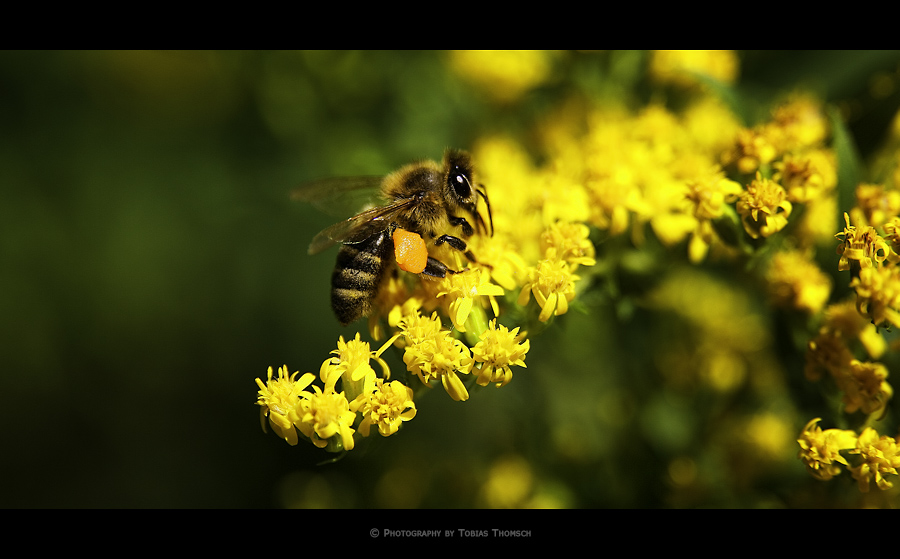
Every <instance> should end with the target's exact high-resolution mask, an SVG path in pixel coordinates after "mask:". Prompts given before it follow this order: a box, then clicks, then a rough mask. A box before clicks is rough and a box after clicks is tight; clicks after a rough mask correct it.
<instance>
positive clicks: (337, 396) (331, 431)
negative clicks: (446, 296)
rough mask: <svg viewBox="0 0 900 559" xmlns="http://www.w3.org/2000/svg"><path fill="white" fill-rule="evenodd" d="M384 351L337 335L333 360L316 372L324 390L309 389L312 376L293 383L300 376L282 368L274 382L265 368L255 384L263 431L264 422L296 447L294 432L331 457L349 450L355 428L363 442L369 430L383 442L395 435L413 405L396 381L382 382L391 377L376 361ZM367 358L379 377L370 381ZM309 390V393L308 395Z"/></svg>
mask: <svg viewBox="0 0 900 559" xmlns="http://www.w3.org/2000/svg"><path fill="white" fill-rule="evenodd" d="M386 348H387V345H386V346H383V347H382V348H381V349H380V350H378V351H370V350H369V344H368V342H364V341H361V340H360V339H359V334H357V335H356V338H355V339H353V340H349V341H347V342H345V341H344V338H343V336H342V337H341V338H340V340H339V341H338V348H337V349H336V350H334V351H332V353H333V354H334V355H335V357H332V358H329V359H326V360H325V361H324V362H323V363H322V367H321V368H320V372H319V377H320V380H321V381H322V382H323V384H324V389H323V388H320V387H319V386H317V385H314V384H313V382H314V381H315V380H316V376H315V375H314V374H312V373H306V374H304V375H303V376H301V377H300V378H299V379H298V378H297V377H298V375H299V374H300V373H299V371H298V372H295V373H293V374H290V375H289V374H288V368H287V366H283V367H279V369H278V376H277V378H273V374H272V368H271V367H269V371H268V378H267V381H266V382H263V381H262V380H261V379H256V384H257V385H258V386H259V392H258V396H257V404H258V405H259V406H260V421H261V423H262V428H263V430H265V429H266V422H265V419H266V417H268V419H269V424H270V425H271V426H272V430H273V431H275V434H276V435H278V436H279V437H281V438H282V439H284V440H285V441H287V442H288V444H291V445H296V444H297V442H298V441H299V437H298V435H297V432H298V431H299V432H300V433H301V434H302V435H303V436H304V437H306V438H307V439H309V440H310V441H311V442H312V443H313V444H315V445H316V446H318V447H319V448H325V449H326V450H328V451H330V452H338V451H341V450H352V449H353V447H354V446H355V444H354V438H353V435H354V432H356V430H357V429H355V428H354V426H355V425H357V426H358V431H359V433H360V434H361V435H362V436H364V437H367V436H368V435H369V430H370V428H371V427H372V425H375V426H377V428H378V431H379V433H381V434H382V435H383V436H385V437H386V436H388V435H392V434H394V433H396V432H397V430H398V429H399V426H400V423H401V422H403V421H409V420H410V419H412V418H413V417H415V415H416V406H415V404H414V403H413V395H412V391H411V390H410V389H409V388H408V387H406V386H405V385H403V384H402V383H400V382H397V381H394V382H390V383H386V382H385V379H387V378H389V377H390V370H389V369H388V366H387V364H386V363H385V362H384V360H383V359H381V353H382V352H383V351H384V350H385V349H386ZM372 359H374V360H375V361H376V362H378V363H379V364H380V365H381V367H382V370H383V374H384V378H378V377H376V376H375V370H374V369H373V368H372V367H371V366H370V365H369V362H370V360H372ZM338 381H341V383H342V386H343V390H342V391H340V392H337V391H336V388H335V387H336V384H337V382H338ZM310 387H311V388H312V391H310V390H308V388H310Z"/></svg>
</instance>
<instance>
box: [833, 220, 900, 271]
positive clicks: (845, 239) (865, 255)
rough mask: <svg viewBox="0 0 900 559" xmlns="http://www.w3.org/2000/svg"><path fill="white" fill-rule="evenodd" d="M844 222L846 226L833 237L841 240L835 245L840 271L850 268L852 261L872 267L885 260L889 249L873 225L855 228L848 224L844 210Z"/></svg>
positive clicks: (858, 264) (852, 264) (865, 266)
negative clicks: (839, 256) (838, 255)
mask: <svg viewBox="0 0 900 559" xmlns="http://www.w3.org/2000/svg"><path fill="white" fill-rule="evenodd" d="M844 222H845V223H846V224H847V226H846V227H845V228H844V230H843V231H841V232H840V233H837V234H835V237H836V238H837V239H839V240H840V241H841V244H839V245H838V247H837V253H838V254H840V255H841V259H840V261H839V262H838V270H840V271H842V272H844V271H847V270H852V269H854V262H855V263H857V264H856V266H857V267H859V268H863V269H865V268H872V267H873V266H875V264H881V263H882V262H884V261H885V260H887V258H888V254H889V253H890V252H891V249H890V247H888V244H887V242H886V241H885V240H884V239H882V238H881V236H880V235H879V234H878V232H877V231H875V228H874V227H871V226H867V227H862V228H857V227H856V226H855V225H850V216H849V215H847V213H846V212H844ZM873 260H874V262H873Z"/></svg>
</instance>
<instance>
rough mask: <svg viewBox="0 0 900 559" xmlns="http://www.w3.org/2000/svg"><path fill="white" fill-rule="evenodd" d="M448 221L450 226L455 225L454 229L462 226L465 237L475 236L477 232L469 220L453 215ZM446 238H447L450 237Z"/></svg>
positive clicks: (448, 217)
mask: <svg viewBox="0 0 900 559" xmlns="http://www.w3.org/2000/svg"><path fill="white" fill-rule="evenodd" d="M447 220H448V221H450V225H453V226H454V227H456V226H457V225H459V226H461V227H462V233H463V236H464V237H471V236H472V235H474V234H475V230H474V229H472V225H471V224H469V220H467V219H466V218H464V217H456V216H453V215H451V216H447ZM444 236H445V237H447V236H448V235H444ZM451 246H452V245H451Z"/></svg>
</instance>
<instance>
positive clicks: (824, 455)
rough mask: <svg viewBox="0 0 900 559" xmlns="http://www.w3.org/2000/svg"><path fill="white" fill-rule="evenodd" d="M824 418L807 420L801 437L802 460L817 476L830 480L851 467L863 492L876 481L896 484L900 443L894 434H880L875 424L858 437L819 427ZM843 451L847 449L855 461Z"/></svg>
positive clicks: (884, 487) (884, 486)
mask: <svg viewBox="0 0 900 559" xmlns="http://www.w3.org/2000/svg"><path fill="white" fill-rule="evenodd" d="M820 421H821V418H818V417H817V418H815V419H813V420H811V421H810V422H809V423H807V424H806V427H804V428H803V431H802V432H801V433H800V438H799V439H797V443H798V444H799V445H800V453H799V457H800V460H801V461H803V463H804V464H805V465H806V468H807V470H808V471H809V473H810V474H811V475H812V476H813V477H815V478H817V479H821V480H824V481H827V480H829V479H831V478H833V477H834V476H836V475H839V474H840V473H841V471H843V469H847V470H849V471H850V474H851V475H852V476H853V478H854V479H855V480H856V481H857V483H858V484H859V490H860V491H862V492H863V493H866V492H868V491H869V489H870V487H871V483H872V482H873V481H874V482H875V485H876V487H878V488H879V489H881V490H887V489H890V488H891V487H893V486H894V484H893V481H891V479H890V478H889V477H888V476H896V475H898V473H897V468H898V467H900V445H898V444H897V441H896V440H895V439H894V438H893V437H888V436H886V435H882V436H879V435H878V432H877V431H875V429H873V428H871V427H866V428H865V429H864V430H863V432H862V434H860V435H859V436H858V437H857V435H856V433H855V432H854V431H851V430H846V429H826V430H824V431H823V430H822V428H821V427H819V426H818V423H819V422H820ZM842 452H846V454H847V457H850V458H851V459H852V460H853V464H851V463H850V462H849V461H848V459H847V457H845V456H844V455H842V454H841V453H842ZM854 456H857V457H858V458H855V457H854ZM854 464H855V465H854Z"/></svg>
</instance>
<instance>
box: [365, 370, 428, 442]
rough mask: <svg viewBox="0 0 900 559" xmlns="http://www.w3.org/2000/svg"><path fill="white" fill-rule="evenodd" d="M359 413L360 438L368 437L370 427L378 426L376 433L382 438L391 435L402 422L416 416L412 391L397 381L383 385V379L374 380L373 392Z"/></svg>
mask: <svg viewBox="0 0 900 559" xmlns="http://www.w3.org/2000/svg"><path fill="white" fill-rule="evenodd" d="M359 411H360V413H361V415H362V417H363V420H362V422H361V423H360V424H359V432H360V434H361V435H362V436H364V437H368V436H369V429H370V428H371V427H372V425H377V426H378V432H379V433H381V436H383V437H387V436H390V435H393V434H394V433H396V432H397V430H398V429H400V425H401V424H402V423H403V422H404V421H409V420H410V419H412V418H414V417H415V416H416V405H415V403H413V391H412V389H411V388H409V387H408V386H406V385H405V384H403V383H402V382H400V381H398V380H395V381H393V382H389V383H387V384H385V383H384V380H383V379H380V378H378V379H375V390H374V391H373V392H372V394H370V395H369V397H368V398H367V399H366V400H365V402H364V403H363V404H362V406H361V407H360V410H359Z"/></svg>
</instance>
